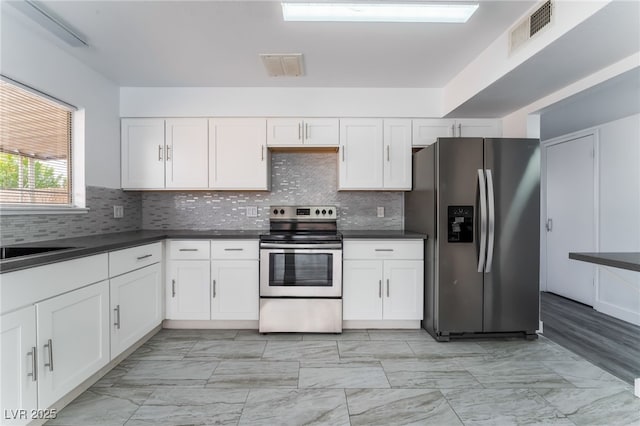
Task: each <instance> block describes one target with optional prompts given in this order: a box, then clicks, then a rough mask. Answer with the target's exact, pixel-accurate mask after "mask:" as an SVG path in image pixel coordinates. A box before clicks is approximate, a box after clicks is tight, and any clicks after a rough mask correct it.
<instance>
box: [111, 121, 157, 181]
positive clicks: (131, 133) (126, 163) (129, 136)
mask: <svg viewBox="0 0 640 426" xmlns="http://www.w3.org/2000/svg"><path fill="white" fill-rule="evenodd" d="M121 132H122V134H121V140H120V143H121V168H122V169H121V179H122V182H121V185H122V187H123V188H124V189H162V188H164V159H165V154H166V153H165V144H164V120H162V119H156V118H126V119H123V120H122V123H121Z"/></svg>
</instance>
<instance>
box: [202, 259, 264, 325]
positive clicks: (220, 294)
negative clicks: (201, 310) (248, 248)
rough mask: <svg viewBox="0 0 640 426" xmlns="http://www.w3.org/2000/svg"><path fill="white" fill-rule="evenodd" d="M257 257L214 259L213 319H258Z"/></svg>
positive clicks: (212, 269) (212, 266) (212, 268)
mask: <svg viewBox="0 0 640 426" xmlns="http://www.w3.org/2000/svg"><path fill="white" fill-rule="evenodd" d="M258 277H259V269H258V261H257V260H214V261H212V262H211V279H212V280H213V283H212V284H213V287H212V297H211V319H212V320H216V319H220V320H257V319H258V305H259V299H260V295H259V294H258Z"/></svg>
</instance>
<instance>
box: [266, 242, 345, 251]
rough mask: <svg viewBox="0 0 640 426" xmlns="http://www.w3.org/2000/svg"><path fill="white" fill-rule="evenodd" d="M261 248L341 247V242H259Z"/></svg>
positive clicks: (322, 248)
mask: <svg viewBox="0 0 640 426" xmlns="http://www.w3.org/2000/svg"><path fill="white" fill-rule="evenodd" d="M260 248H261V249H290V250H295V249H318V250H325V249H341V248H342V244H340V243H329V244H295V243H294V244H282V243H260Z"/></svg>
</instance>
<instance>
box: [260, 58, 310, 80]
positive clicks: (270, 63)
mask: <svg viewBox="0 0 640 426" xmlns="http://www.w3.org/2000/svg"><path fill="white" fill-rule="evenodd" d="M260 59H262V63H263V64H264V67H265V68H266V70H267V74H269V77H300V76H301V75H303V74H304V70H303V68H302V53H287V54H264V53H263V54H260Z"/></svg>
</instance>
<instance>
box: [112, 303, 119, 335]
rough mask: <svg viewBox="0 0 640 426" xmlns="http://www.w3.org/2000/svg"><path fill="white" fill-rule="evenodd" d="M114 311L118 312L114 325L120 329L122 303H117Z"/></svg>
mask: <svg viewBox="0 0 640 426" xmlns="http://www.w3.org/2000/svg"><path fill="white" fill-rule="evenodd" d="M113 311H114V312H115V313H116V322H114V323H113V325H114V326H115V327H116V328H117V329H118V330H120V305H116V307H115V309H114V310H113Z"/></svg>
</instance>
